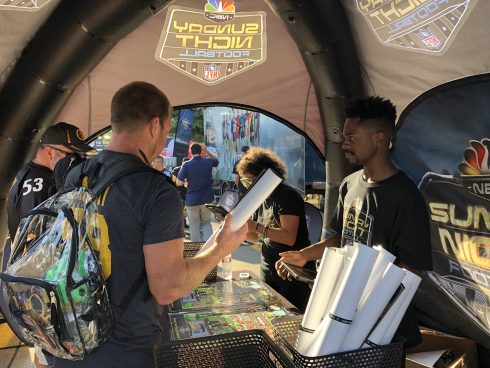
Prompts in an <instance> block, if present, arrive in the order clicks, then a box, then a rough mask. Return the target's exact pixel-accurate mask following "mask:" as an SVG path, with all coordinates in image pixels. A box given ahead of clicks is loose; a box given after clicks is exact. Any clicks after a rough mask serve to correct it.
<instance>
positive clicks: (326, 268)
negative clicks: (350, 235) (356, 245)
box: [296, 248, 344, 354]
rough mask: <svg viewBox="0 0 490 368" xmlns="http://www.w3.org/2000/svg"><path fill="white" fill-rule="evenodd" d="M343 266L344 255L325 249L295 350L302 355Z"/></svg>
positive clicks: (310, 340)
mask: <svg viewBox="0 0 490 368" xmlns="http://www.w3.org/2000/svg"><path fill="white" fill-rule="evenodd" d="M343 264H344V255H342V254H340V253H339V252H336V251H335V249H333V248H326V249H325V251H324V252H323V257H322V260H321V262H320V267H319V268H318V273H317V276H316V279H315V283H314V284H313V289H312V290H311V295H310V299H309V300H308V305H307V306H306V310H305V314H304V316H303V321H302V322H301V329H300V331H299V333H298V339H297V341H296V350H297V351H298V352H299V353H300V354H303V353H304V352H305V351H306V348H307V347H308V346H309V345H310V344H311V342H312V338H313V332H314V331H315V329H316V328H317V327H318V326H319V325H320V322H321V320H322V318H323V316H324V314H325V310H326V308H327V305H328V301H329V300H330V298H331V296H332V293H333V291H334V289H335V285H336V283H337V280H338V279H339V276H340V273H341V269H342V267H343Z"/></svg>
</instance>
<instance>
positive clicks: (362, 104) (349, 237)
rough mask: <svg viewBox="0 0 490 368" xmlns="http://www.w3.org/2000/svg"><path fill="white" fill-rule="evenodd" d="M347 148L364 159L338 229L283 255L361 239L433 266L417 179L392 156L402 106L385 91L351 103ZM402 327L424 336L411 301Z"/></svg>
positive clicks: (349, 186)
mask: <svg viewBox="0 0 490 368" xmlns="http://www.w3.org/2000/svg"><path fill="white" fill-rule="evenodd" d="M346 116H347V118H346V121H345V125H344V131H343V135H344V143H343V144H342V149H343V150H344V152H345V156H346V158H347V160H348V161H349V163H350V164H354V165H362V167H363V168H362V170H359V171H357V172H355V173H353V174H351V175H349V176H347V177H346V178H345V179H344V181H343V182H342V184H341V186H340V189H339V200H338V204H337V209H336V214H335V216H334V218H333V219H332V223H331V229H332V232H333V233H334V234H335V235H333V236H332V237H330V238H329V239H327V240H324V241H321V242H319V243H316V244H313V245H312V246H310V247H308V248H305V249H303V250H302V251H300V252H285V253H281V256H282V257H283V258H282V259H281V260H280V261H279V262H278V263H277V264H276V270H277V272H278V274H279V275H281V276H282V277H285V276H286V271H285V270H284V269H283V268H282V266H281V261H284V262H287V263H293V264H296V265H299V266H302V265H304V264H305V263H306V262H307V261H310V260H315V259H319V258H321V257H322V255H323V251H324V249H325V247H339V246H344V245H351V244H353V242H360V243H362V244H366V245H370V246H371V245H381V246H382V247H383V248H385V249H386V250H388V251H389V252H390V253H392V254H394V255H395V256H396V261H395V262H396V264H397V265H398V266H400V267H403V268H406V269H407V270H409V271H412V272H414V273H416V274H420V273H421V271H424V270H430V269H432V257H431V247H430V233H429V217H428V213H427V209H426V206H425V201H424V198H423V197H422V195H421V193H420V192H419V190H418V189H417V187H416V186H415V184H414V183H413V182H412V181H411V180H410V179H409V178H408V177H407V176H406V175H405V173H403V172H402V171H400V170H398V169H397V168H396V167H395V166H394V165H393V163H392V162H391V159H390V153H389V147H390V141H391V138H392V136H393V134H394V128H395V120H396V109H395V106H393V104H392V103H391V102H390V101H389V100H385V99H382V98H380V97H368V98H365V99H362V100H357V101H353V102H352V103H351V104H350V105H348V106H347V108H346ZM398 332H399V333H400V334H401V335H402V336H403V337H404V338H405V339H406V340H407V341H406V344H405V346H406V347H411V346H414V345H416V344H418V343H420V342H421V335H420V332H419V330H418V324H417V320H416V316H415V314H414V311H413V309H412V307H409V309H408V310H407V313H406V314H405V317H404V318H403V320H402V322H401V324H400V327H399V329H398Z"/></svg>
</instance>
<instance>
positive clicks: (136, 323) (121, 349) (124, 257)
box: [55, 82, 247, 368]
mask: <svg viewBox="0 0 490 368" xmlns="http://www.w3.org/2000/svg"><path fill="white" fill-rule="evenodd" d="M143 101H144V103H142V102H143ZM170 116H171V106H170V103H169V101H168V99H167V97H166V96H165V95H164V94H163V93H162V92H161V91H160V90H159V89H158V88H157V87H155V86H154V85H152V84H149V83H146V82H133V83H130V84H128V85H126V86H124V87H122V88H121V89H119V91H117V93H116V94H115V95H114V97H113V99H112V105H111V126H112V139H111V142H110V144H109V146H108V149H107V150H106V151H103V152H101V153H99V155H100V156H99V158H100V161H101V162H102V163H103V165H105V166H111V165H112V164H113V163H114V162H115V161H121V160H128V161H133V162H136V163H140V164H143V165H144V164H147V165H149V164H150V162H151V161H152V160H153V159H154V158H155V157H156V156H157V155H158V153H160V152H161V151H162V149H163V147H165V140H166V137H167V134H168V132H169V130H170V126H171V117H170ZM98 204H99V208H100V211H101V212H100V213H101V218H99V223H104V222H105V224H106V226H104V225H102V226H101V227H100V229H99V231H100V233H99V236H100V237H101V241H100V243H101V247H100V248H101V249H97V251H98V253H99V259H100V262H101V266H102V273H103V276H104V278H105V279H106V280H107V285H108V292H109V298H110V300H111V303H112V304H113V305H116V306H120V305H121V303H122V300H123V299H124V298H125V296H126V295H127V294H128V291H129V290H130V289H131V287H132V285H133V284H135V281H136V280H137V279H138V278H139V275H141V273H142V272H143V273H144V274H146V279H145V281H144V282H143V283H142V284H141V287H139V288H138V290H137V292H136V293H135V294H134V295H133V298H132V300H131V302H130V303H129V305H128V307H127V308H126V310H125V311H124V312H123V314H122V316H121V317H120V318H119V320H118V321H117V323H116V326H115V328H114V331H113V333H112V336H111V338H110V339H109V340H108V341H107V342H105V343H103V344H102V345H101V346H100V347H99V348H97V349H96V350H95V351H93V352H91V353H89V354H88V355H87V356H86V358H85V359H83V360H81V361H68V360H63V359H59V358H56V359H55V367H91V368H92V367H104V368H107V367H118V368H124V367H152V366H153V359H152V348H153V345H154V344H156V343H158V342H159V341H160V338H161V326H160V324H159V318H160V315H161V312H162V307H161V305H166V304H169V303H171V302H172V301H174V300H175V299H177V298H179V297H181V296H184V295H186V294H187V293H189V292H190V291H191V290H193V289H195V288H196V287H197V286H198V285H199V284H200V283H201V282H202V280H203V279H204V277H205V276H206V275H207V274H208V273H209V272H210V271H211V269H212V268H213V267H214V266H216V265H217V264H218V263H219V261H220V260H221V258H223V257H224V256H225V255H227V254H230V253H232V252H233V250H234V249H235V248H236V247H238V245H240V243H241V242H242V241H244V240H245V236H246V231H247V227H246V226H242V227H241V228H240V229H239V230H237V231H232V230H231V227H230V226H231V223H232V221H233V219H232V218H231V217H227V219H226V220H225V222H224V227H223V230H221V231H220V233H219V234H218V235H217V237H216V241H215V242H214V244H213V245H211V247H210V248H209V249H208V250H207V251H205V252H203V253H202V254H201V255H199V256H196V257H194V258H192V259H189V260H184V258H183V249H184V240H183V236H184V235H183V216H182V204H181V201H180V198H179V194H178V192H177V190H176V189H175V187H173V185H172V184H170V183H169V182H168V181H167V180H166V179H165V177H164V176H163V175H161V173H159V172H158V171H156V170H155V172H148V171H145V172H138V173H134V174H132V175H128V176H125V177H123V178H121V179H119V180H118V181H116V182H115V183H113V184H112V185H111V186H110V187H109V188H108V189H106V191H105V192H104V193H102V194H101V195H100V197H99V199H98Z"/></svg>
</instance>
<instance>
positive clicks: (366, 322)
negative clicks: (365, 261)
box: [340, 256, 405, 352]
mask: <svg viewBox="0 0 490 368" xmlns="http://www.w3.org/2000/svg"><path fill="white" fill-rule="evenodd" d="M378 259H379V256H378ZM375 267H376V265H375ZM404 277H405V271H404V270H402V269H401V268H399V267H397V266H395V265H394V264H393V263H389V264H388V266H387V267H385V272H384V273H383V275H382V276H381V278H380V279H379V280H378V283H377V284H376V285H375V286H374V287H373V288H372V289H371V292H370V293H369V294H368V296H367V297H366V298H365V299H364V300H363V301H361V304H360V305H359V308H358V309H357V312H356V314H355V315H354V319H353V321H352V324H351V326H350V328H349V331H348V333H347V336H346V337H345V340H344V342H343V343H342V347H341V349H340V351H341V352H342V351H350V350H356V349H359V348H360V347H361V345H362V343H363V342H364V340H365V339H366V337H367V336H368V334H369V332H370V331H371V329H372V328H373V326H374V325H375V323H376V321H377V320H378V318H379V316H380V315H381V313H382V312H383V310H384V308H385V307H386V305H387V304H388V302H389V301H390V299H391V297H392V296H393V294H394V293H395V291H396V290H397V289H398V287H399V286H400V283H401V282H402V280H403V278H404Z"/></svg>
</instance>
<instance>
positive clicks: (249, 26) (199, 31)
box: [155, 0, 267, 85]
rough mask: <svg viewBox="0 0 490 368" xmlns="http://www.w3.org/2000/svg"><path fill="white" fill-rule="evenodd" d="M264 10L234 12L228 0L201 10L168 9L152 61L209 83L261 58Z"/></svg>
mask: <svg viewBox="0 0 490 368" xmlns="http://www.w3.org/2000/svg"><path fill="white" fill-rule="evenodd" d="M265 15H266V13H265V12H254V13H236V12H235V5H234V3H233V1H216V0H209V1H208V2H207V3H206V5H205V7H204V9H203V10H197V9H189V8H183V7H178V6H172V7H170V8H169V9H168V12H167V17H166V19H165V25H164V27H163V30H162V34H161V36H160V41H159V43H158V47H157V50H156V52H155V58H156V59H157V60H158V61H159V62H161V63H164V64H166V65H168V66H170V67H171V68H173V69H175V70H176V71H178V72H180V73H182V74H184V75H186V76H188V77H191V78H193V79H195V80H197V81H199V82H201V83H204V84H207V85H214V84H216V83H219V82H222V81H224V80H227V79H229V78H231V77H234V76H236V75H238V74H240V73H243V72H245V71H247V70H249V69H251V68H253V67H255V66H257V65H259V64H261V63H263V62H264V61H265V60H266V58H267V37H266V25H265Z"/></svg>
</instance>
